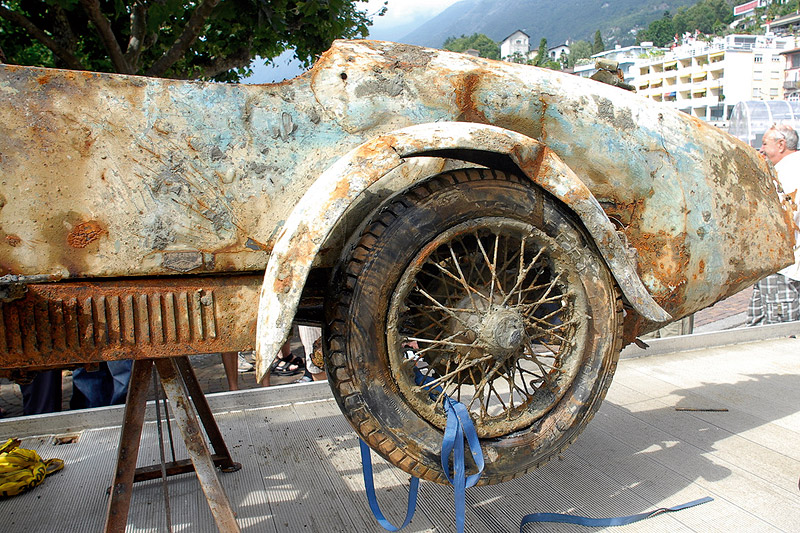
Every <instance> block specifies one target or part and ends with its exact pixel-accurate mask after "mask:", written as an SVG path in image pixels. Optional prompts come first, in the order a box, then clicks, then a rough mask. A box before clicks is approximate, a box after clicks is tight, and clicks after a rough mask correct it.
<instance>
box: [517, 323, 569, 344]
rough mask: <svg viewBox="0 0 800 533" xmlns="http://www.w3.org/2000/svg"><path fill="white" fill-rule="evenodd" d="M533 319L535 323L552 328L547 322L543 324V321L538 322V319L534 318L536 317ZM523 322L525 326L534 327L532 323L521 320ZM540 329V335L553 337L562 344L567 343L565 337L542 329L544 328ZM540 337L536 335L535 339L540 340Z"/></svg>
mask: <svg viewBox="0 0 800 533" xmlns="http://www.w3.org/2000/svg"><path fill="white" fill-rule="evenodd" d="M533 319H534V320H536V321H537V322H541V323H542V324H544V325H545V326H548V327H552V324H550V323H549V322H545V321H543V320H539V319H538V318H536V317H533ZM523 322H524V323H525V325H526V326H531V327H535V325H534V324H532V323H531V322H530V321H529V320H528V319H524V320H523ZM540 327H541V326H540ZM542 329H543V332H542V335H547V336H550V337H555V338H556V339H558V340H560V341H562V342H567V338H566V337H562V336H561V335H558V334H557V333H553V331H552V330H550V329H544V328H542ZM542 335H538V336H537V337H536V338H537V339H540V338H542Z"/></svg>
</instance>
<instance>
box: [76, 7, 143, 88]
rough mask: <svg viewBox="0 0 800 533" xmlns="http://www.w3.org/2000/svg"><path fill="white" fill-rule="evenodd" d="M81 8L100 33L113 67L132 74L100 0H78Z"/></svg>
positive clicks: (118, 70)
mask: <svg viewBox="0 0 800 533" xmlns="http://www.w3.org/2000/svg"><path fill="white" fill-rule="evenodd" d="M80 1H81V5H82V6H83V10H84V11H85V12H86V15H88V17H89V20H91V21H92V23H93V24H94V27H95V28H97V33H99V34H100V40H101V41H103V44H104V45H105V47H106V50H107V51H108V55H109V57H110V58H111V63H112V64H113V65H114V69H115V70H116V71H117V72H119V73H121V74H134V72H133V70H132V69H131V66H130V65H129V64H128V61H127V60H126V59H125V56H124V55H123V54H122V49H121V48H120V47H119V43H118V42H117V38H116V36H115V35H114V31H113V30H112V29H111V24H110V23H109V22H108V19H107V18H106V17H105V16H104V15H103V12H102V11H101V10H100V2H99V1H98V0H80Z"/></svg>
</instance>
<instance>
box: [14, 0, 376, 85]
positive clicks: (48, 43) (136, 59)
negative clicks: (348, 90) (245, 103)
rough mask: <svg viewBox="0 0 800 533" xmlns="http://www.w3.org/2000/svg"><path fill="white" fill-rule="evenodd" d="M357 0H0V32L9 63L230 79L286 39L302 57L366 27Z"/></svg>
mask: <svg viewBox="0 0 800 533" xmlns="http://www.w3.org/2000/svg"><path fill="white" fill-rule="evenodd" d="M358 1H359V0H325V1H321V0H282V1H279V2H277V1H276V2H265V1H261V0H258V1H255V0H225V1H220V0H138V1H122V0H114V1H101V0H47V1H41V0H4V1H2V2H0V35H2V48H3V50H2V51H3V52H4V53H5V56H6V58H7V61H8V62H10V63H17V64H24V65H38V66H45V67H61V68H69V69H76V70H95V71H102V72H120V73H125V74H144V75H147V76H156V77H167V78H177V79H208V80H216V81H238V80H240V79H241V78H243V77H245V76H247V75H249V74H250V73H251V70H250V64H251V62H252V60H253V58H254V57H255V56H259V57H261V58H263V59H264V60H265V61H266V62H270V61H271V60H272V59H273V58H275V57H277V56H278V55H280V54H281V53H282V52H283V51H285V50H287V49H292V48H294V49H295V50H296V56H297V58H298V59H300V60H301V62H303V63H304V64H305V65H308V64H310V63H311V61H312V60H313V59H314V58H315V56H316V55H317V54H319V53H321V52H322V51H324V50H326V49H327V48H328V47H330V44H331V42H332V41H333V40H334V39H337V38H340V37H356V36H366V35H367V34H368V30H367V28H368V26H370V25H371V19H370V16H368V15H367V13H366V12H364V11H363V10H360V9H359V8H357V7H356V4H357V3H358ZM385 9H386V8H385V6H384V8H383V9H382V10H381V11H379V12H378V13H376V15H382V14H383V12H385Z"/></svg>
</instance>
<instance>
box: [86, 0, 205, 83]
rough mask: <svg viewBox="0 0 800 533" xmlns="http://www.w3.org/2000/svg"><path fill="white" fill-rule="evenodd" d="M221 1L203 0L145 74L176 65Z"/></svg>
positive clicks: (162, 70)
mask: <svg viewBox="0 0 800 533" xmlns="http://www.w3.org/2000/svg"><path fill="white" fill-rule="evenodd" d="M82 1H83V0H82ZM219 1H220V0H203V2H202V3H201V4H200V5H199V6H197V9H195V10H194V13H192V16H191V17H189V21H188V22H187V23H186V27H185V28H184V29H183V33H182V34H181V36H180V37H178V39H177V40H176V41H175V43H174V44H173V45H172V46H171V47H170V49H169V50H167V51H166V52H164V55H162V56H161V57H160V58H158V60H157V61H156V62H155V63H153V65H152V66H151V67H150V68H149V69H148V70H147V72H145V75H147V76H163V75H164V72H166V71H167V69H169V68H170V67H171V66H172V65H174V64H175V62H176V61H178V59H180V58H181V57H182V56H183V55H184V54H185V53H186V51H187V50H189V47H190V46H192V43H193V42H194V41H195V39H197V36H198V35H200V31H201V30H202V28H203V26H204V25H205V22H206V20H207V19H208V17H209V16H210V15H211V12H212V11H213V10H214V8H215V7H217V4H219Z"/></svg>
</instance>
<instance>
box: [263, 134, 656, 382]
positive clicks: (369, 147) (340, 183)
mask: <svg viewBox="0 0 800 533" xmlns="http://www.w3.org/2000/svg"><path fill="white" fill-rule="evenodd" d="M431 156H433V157H444V158H454V159H460V160H464V161H469V162H474V163H478V164H482V165H486V166H492V167H494V168H503V167H507V168H508V169H509V170H516V171H517V172H519V171H521V172H522V174H524V175H525V176H527V177H528V178H529V179H530V180H531V181H532V182H533V183H535V184H537V185H539V186H540V187H542V188H543V189H544V190H546V191H548V192H549V193H550V194H552V195H553V196H555V197H556V198H557V199H559V200H560V201H562V202H563V203H564V204H565V205H566V206H567V207H568V208H569V209H571V210H572V211H573V212H574V213H575V215H576V216H577V217H578V218H579V219H580V220H581V222H582V223H583V225H584V227H585V229H586V231H587V232H588V233H589V235H590V236H591V237H592V238H593V239H594V242H595V244H596V246H597V249H598V250H599V252H600V254H601V255H602V257H603V259H604V260H605V262H606V264H607V265H608V267H609V269H610V271H611V273H612V275H613V276H614V278H615V279H616V281H617V283H618V284H619V287H620V289H621V291H622V293H623V295H624V296H625V299H626V300H627V302H628V303H629V304H630V305H631V307H633V309H635V310H636V311H637V312H638V313H639V314H640V315H642V316H643V317H644V318H646V319H648V320H650V321H653V322H666V321H668V320H670V319H671V316H670V315H669V313H667V312H666V311H665V310H664V309H663V308H662V307H661V306H659V305H658V304H657V303H656V301H655V300H654V299H653V298H652V296H651V295H650V293H649V292H648V291H647V289H646V288H645V286H644V284H643V283H642V281H641V279H640V278H639V276H638V274H637V273H636V268H635V266H634V264H633V263H632V262H631V260H630V259H629V256H628V251H627V249H626V247H625V245H624V244H623V242H622V240H621V239H620V237H619V235H618V234H617V232H616V230H615V228H614V225H613V224H612V222H611V221H610V220H609V218H608V216H607V215H606V214H605V212H604V211H603V209H602V207H601V206H600V204H599V203H598V202H597V200H596V199H595V198H594V196H593V195H592V193H591V192H590V191H589V189H588V188H587V187H586V185H585V184H584V183H583V182H582V181H581V179H580V178H579V177H578V176H577V175H576V174H575V173H574V172H573V171H572V170H571V169H570V168H569V167H568V166H567V165H566V164H564V162H563V161H561V159H559V157H558V156H557V155H556V154H555V153H554V152H553V151H552V150H550V149H549V148H548V147H547V146H546V145H544V144H543V143H541V142H539V141H537V140H535V139H532V138H530V137H527V136H525V135H521V134H519V133H515V132H513V131H509V130H506V129H503V128H498V127H496V126H490V125H484V124H475V123H466V122H437V123H432V124H421V125H416V126H411V127H408V128H404V129H401V130H397V131H394V132H391V133H388V134H385V135H380V136H378V137H375V138H373V139H371V140H369V141H367V142H365V143H363V144H361V145H360V146H358V147H357V148H355V149H353V150H352V151H350V152H349V153H348V154H346V155H345V156H343V157H341V158H340V159H339V160H337V161H336V162H335V163H334V164H333V165H332V166H330V167H329V168H328V169H327V170H326V171H325V172H323V173H322V175H320V176H319V178H318V179H317V180H316V181H315V182H314V183H313V185H312V186H311V187H309V189H308V191H306V193H305V194H304V195H303V197H302V198H301V200H300V201H299V202H298V204H297V205H296V206H295V207H294V209H293V210H292V211H291V213H290V215H289V216H288V217H287V219H286V222H285V224H284V226H283V229H282V231H281V233H280V235H279V237H278V239H277V241H276V243H275V246H274V248H273V250H272V254H271V255H270V258H269V261H268V263H267V267H266V271H265V273H264V282H263V284H262V286H261V293H260V297H259V305H258V321H257V329H256V371H257V374H258V375H257V379H258V380H259V381H260V380H261V378H262V377H263V376H264V375H265V374H266V372H267V369H268V368H269V365H270V364H271V363H272V361H273V360H274V358H275V355H276V354H277V352H278V350H279V349H280V347H281V345H282V344H283V343H284V341H285V339H286V337H287V335H288V333H289V331H290V329H291V325H292V320H293V317H294V313H295V311H296V309H297V306H298V303H299V301H300V295H301V292H302V290H303V286H304V285H305V282H306V278H307V277H308V274H309V272H310V270H311V266H312V263H313V262H314V258H315V257H316V255H317V253H318V252H319V251H320V248H321V247H322V245H323V243H325V241H326V239H327V238H328V236H329V234H330V233H331V231H332V230H333V228H334V227H335V225H336V223H337V222H338V221H339V219H340V218H341V217H342V216H343V215H344V214H345V212H346V211H347V209H348V208H349V206H350V205H351V204H352V203H353V202H354V201H355V199H356V197H358V196H359V195H360V194H361V193H362V192H364V191H366V190H367V189H369V188H370V186H372V185H373V184H375V183H376V182H378V181H379V180H380V179H381V178H382V177H384V176H385V175H386V174H387V173H389V172H390V171H392V170H393V169H395V168H397V167H399V166H400V165H402V164H403V162H404V161H405V160H406V159H407V158H412V157H431Z"/></svg>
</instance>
